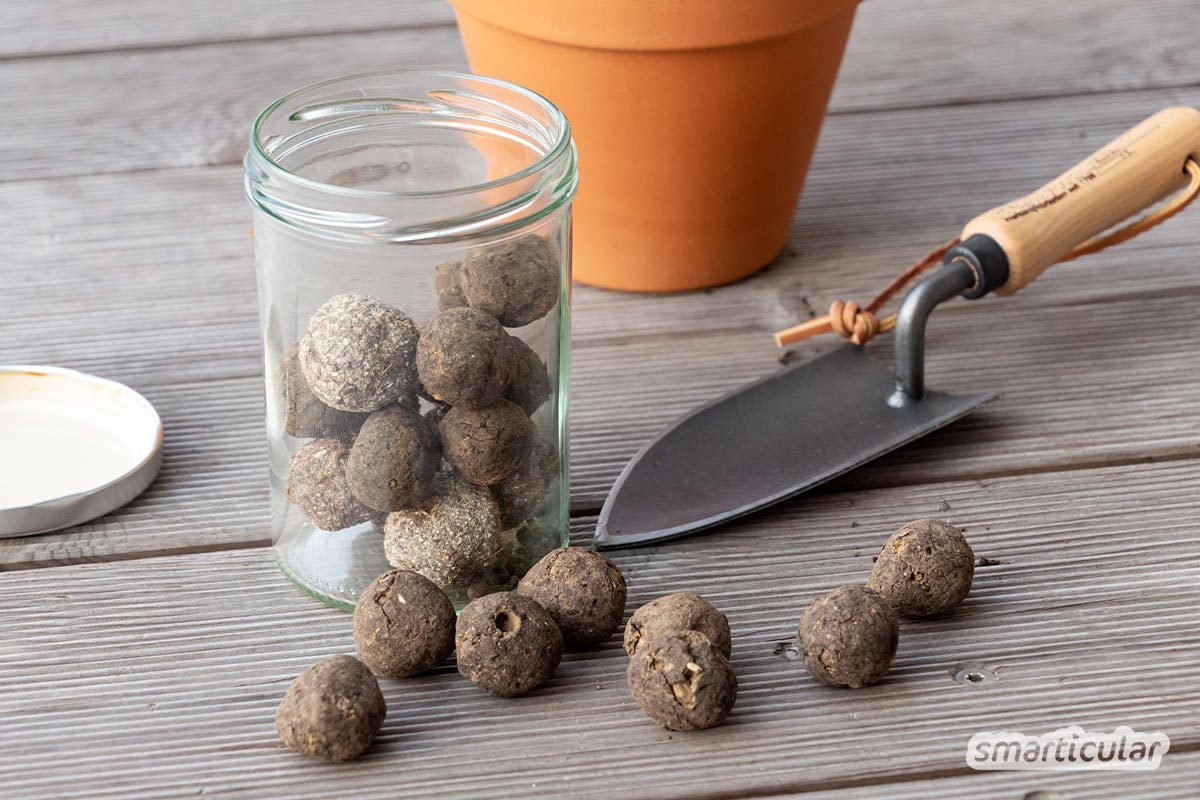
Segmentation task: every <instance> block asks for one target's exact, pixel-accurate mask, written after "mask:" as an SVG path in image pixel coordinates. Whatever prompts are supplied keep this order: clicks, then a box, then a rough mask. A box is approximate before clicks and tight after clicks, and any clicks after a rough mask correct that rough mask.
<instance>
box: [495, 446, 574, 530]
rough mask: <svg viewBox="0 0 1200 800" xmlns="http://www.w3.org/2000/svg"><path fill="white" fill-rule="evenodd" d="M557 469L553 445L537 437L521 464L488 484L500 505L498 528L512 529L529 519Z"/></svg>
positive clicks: (540, 502) (544, 497) (546, 491)
mask: <svg viewBox="0 0 1200 800" xmlns="http://www.w3.org/2000/svg"><path fill="white" fill-rule="evenodd" d="M557 469H558V457H557V456H556V454H555V453H554V448H553V447H551V446H550V445H549V444H548V443H547V442H545V441H542V440H540V439H539V440H538V441H536V442H535V443H534V446H533V454H532V455H531V456H530V458H529V459H528V460H527V461H526V462H525V466H523V467H521V468H520V469H519V470H517V471H516V472H514V473H513V474H512V475H510V476H508V477H507V478H505V479H504V480H502V481H500V482H499V483H497V484H495V485H494V486H492V494H493V495H495V497H496V503H497V504H498V505H499V506H500V527H501V528H505V529H508V528H515V527H517V526H518V525H520V524H521V523H522V522H524V521H525V520H527V519H529V517H530V516H531V515H532V514H533V512H534V510H535V509H536V508H537V507H538V506H540V505H541V504H542V501H543V500H545V499H546V495H547V494H549V493H550V484H551V483H552V482H553V480H554V473H555V472H556V471H557Z"/></svg>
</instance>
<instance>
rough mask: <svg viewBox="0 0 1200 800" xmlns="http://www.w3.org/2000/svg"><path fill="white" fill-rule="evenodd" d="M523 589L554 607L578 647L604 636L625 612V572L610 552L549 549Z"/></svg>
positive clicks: (521, 585)
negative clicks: (606, 555) (608, 554)
mask: <svg viewBox="0 0 1200 800" xmlns="http://www.w3.org/2000/svg"><path fill="white" fill-rule="evenodd" d="M517 593H518V594H523V595H525V596H526V597H532V598H533V599H534V600H537V601H538V603H539V604H540V605H541V606H542V608H544V609H546V611H548V612H550V616H551V617H553V618H554V621H555V623H557V624H558V628H559V630H561V631H562V635H563V641H565V642H566V643H567V644H568V645H571V646H575V647H578V646H583V645H589V644H595V643H596V642H602V641H604V640H605V639H607V638H608V637H610V636H612V635H613V633H614V632H615V631H616V630H617V628H618V627H620V625H621V618H622V617H624V616H625V597H626V588H625V576H624V575H622V574H621V570H619V569H617V565H616V564H614V563H613V562H611V561H609V560H608V559H607V558H605V557H604V556H602V555H600V554H599V553H595V552H592V551H590V550H584V549H583V548H581V547H560V548H559V549H557V550H552V551H551V552H549V553H547V554H546V555H545V556H544V557H543V558H542V560H541V561H539V562H538V563H536V564H534V565H533V567H532V568H531V569H530V570H529V572H527V573H525V577H523V578H521V581H520V583H518V584H517Z"/></svg>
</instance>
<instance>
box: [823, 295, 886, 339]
mask: <svg viewBox="0 0 1200 800" xmlns="http://www.w3.org/2000/svg"><path fill="white" fill-rule="evenodd" d="M829 323H830V325H832V326H833V331H834V333H837V334H838V335H839V336H843V337H845V338H847V339H849V340H850V341H852V342H854V343H855V344H866V343H867V341H868V340H869V339H870V338H871V337H872V336H874V335H875V334H877V333H879V331H880V325H879V318H878V317H876V316H875V315H874V314H872V313H871V312H870V311H867V310H866V309H865V308H860V307H859V305H858V303H855V302H849V303H847V302H845V301H844V300H834V301H833V303H832V304H831V305H830V306H829Z"/></svg>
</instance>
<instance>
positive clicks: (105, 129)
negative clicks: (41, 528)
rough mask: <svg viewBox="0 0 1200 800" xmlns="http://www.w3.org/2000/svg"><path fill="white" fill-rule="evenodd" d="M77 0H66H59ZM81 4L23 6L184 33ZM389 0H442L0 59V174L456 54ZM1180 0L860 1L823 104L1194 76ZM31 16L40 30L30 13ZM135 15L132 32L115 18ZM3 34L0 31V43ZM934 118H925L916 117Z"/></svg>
mask: <svg viewBox="0 0 1200 800" xmlns="http://www.w3.org/2000/svg"><path fill="white" fill-rule="evenodd" d="M311 1H312V0H308V2H309V3H311ZM24 2H32V0H24ZM265 2H267V0H258V3H265ZM127 3H129V0H124V2H123V4H122V5H125V4H127ZM80 4H81V0H73V2H72V3H71V5H72V6H75V5H80ZM20 5H21V4H18V8H19V7H20ZM86 5H88V7H89V8H91V7H95V10H94V11H90V12H87V13H86V14H85V15H84V16H82V17H81V18H79V22H78V24H73V23H72V24H65V25H64V24H63V23H62V19H64V18H69V17H68V16H67V15H61V16H60V15H59V14H55V15H54V16H53V17H52V18H51V17H49V16H48V15H45V14H42V15H35V16H33V19H35V20H41V19H43V18H45V19H46V20H47V21H51V20H52V22H53V25H54V30H56V31H57V30H59V29H60V27H61V29H62V35H63V36H70V37H75V38H78V37H80V36H84V37H93V40H94V38H95V37H103V36H105V35H109V36H116V37H118V39H119V40H121V41H124V40H125V39H124V37H129V36H134V37H136V36H140V35H148V36H151V37H160V38H162V37H166V40H169V41H174V40H175V39H172V38H171V37H184V36H188V35H190V32H189V29H188V28H187V27H186V26H187V25H188V23H187V22H186V20H187V19H188V18H189V17H188V16H187V14H184V15H182V16H180V15H178V13H172V12H173V11H174V12H178V5H179V3H178V2H175V3H171V4H168V5H167V6H166V8H167V9H168V10H165V11H162V12H154V13H153V14H152V19H153V24H148V25H146V26H145V27H139V28H131V27H129V26H125V27H122V26H119V25H110V24H101V25H92V24H90V20H91V19H93V18H94V15H103V14H106V13H108V10H107V6H108V4H105V5H104V6H103V8H102V7H101V6H100V5H98V4H95V3H92V4H86ZM191 5H192V6H195V4H191ZM393 7H394V8H396V11H395V15H396V20H397V23H396V24H397V25H403V24H407V22H408V21H409V19H410V15H412V18H413V19H414V20H420V19H425V18H426V15H430V16H429V18H430V19H439V20H440V19H444V18H445V17H444V16H442V15H444V14H445V13H446V9H445V7H444V6H443V5H442V4H441V2H440V0H438V2H436V3H430V4H428V5H426V4H425V3H421V4H415V5H414V4H393V5H392V6H388V5H387V4H371V5H370V6H367V8H368V9H369V10H368V11H365V12H363V16H362V18H361V19H362V20H363V21H362V22H360V21H359V19H360V18H359V16H358V15H356V14H355V13H354V12H352V11H351V12H346V13H343V12H342V11H340V10H339V12H338V13H337V14H336V15H335V14H333V13H331V12H327V11H326V12H325V13H324V14H323V20H321V19H316V20H314V19H312V18H311V15H310V17H309V18H305V17H304V15H303V11H302V12H301V13H300V14H296V15H295V16H294V17H288V18H287V20H290V21H287V20H285V19H284V17H283V16H282V15H283V13H284V12H283V11H282V10H281V9H283V8H284V7H283V6H282V5H280V6H279V7H278V9H276V7H275V5H271V6H269V8H270V9H271V10H270V12H269V13H267V14H266V17H265V18H264V21H263V22H262V29H263V30H264V31H267V30H274V29H277V28H278V26H279V25H284V24H285V25H287V26H291V27H290V28H288V30H292V31H296V32H303V31H305V30H309V29H312V30H319V29H320V26H321V25H323V24H326V23H327V24H328V25H329V28H328V29H329V30H332V31H337V30H339V29H341V28H342V26H349V27H352V28H353V29H354V33H346V34H340V35H327V36H312V37H298V38H292V39H286V40H280V41H261V42H255V41H247V42H238V41H234V42H229V43H215V44H208V45H203V46H196V47H189V48H183V49H163V50H151V51H142V52H122V53H96V54H84V55H79V56H73V57H62V58H45V59H31V60H25V61H21V60H10V61H8V62H5V63H3V64H0V97H4V98H5V100H6V108H7V110H8V113H7V119H6V124H5V125H4V126H3V128H0V180H13V179H19V178H32V177H38V176H45V175H71V174H87V173H94V172H114V171H124V170H135V169H136V170H143V169H151V168H166V167H178V166H199V165H211V164H228V163H234V162H237V161H238V160H239V159H240V158H241V156H242V152H243V151H244V149H245V138H246V130H247V127H248V126H249V124H250V121H251V120H252V119H253V117H254V115H255V114H256V113H257V112H258V111H259V110H260V109H261V108H262V107H263V106H264V105H265V104H266V103H268V102H270V101H271V100H273V99H274V98H275V97H277V96H279V95H280V94H282V93H283V92H285V91H288V90H290V89H293V88H295V87H297V86H300V85H303V84H305V83H308V82H310V81H314V80H319V79H322V78H327V77H330V76H333V75H338V74H346V73H352V72H364V71H371V70H382V69H402V68H431V69H434V68H463V67H464V65H465V60H464V58H463V55H462V51H461V48H460V45H459V41H458V35H457V33H456V31H455V30H454V28H453V27H450V26H445V27H439V28H436V29H430V30H422V31H407V32H406V31H402V30H379V31H374V30H372V29H373V28H375V27H376V26H377V24H378V20H379V19H380V18H381V15H386V14H387V13H388V10H389V9H391V8H393ZM5 8H8V6H5ZM205 8H206V9H210V10H205V11H196V10H193V11H190V12H188V13H190V14H191V15H192V16H193V17H195V18H196V21H197V23H198V27H197V29H196V33H195V34H194V36H195V38H196V39H198V40H201V41H203V40H204V39H206V38H207V37H210V36H216V35H218V33H219V31H221V30H229V31H230V34H229V35H230V36H233V37H236V38H246V37H252V36H254V35H256V34H254V33H249V34H247V33H246V32H245V31H247V30H250V31H255V30H257V29H258V23H255V22H249V23H247V22H246V20H247V19H249V20H253V19H254V18H255V17H254V12H253V6H252V7H251V8H250V10H248V11H246V12H244V16H243V15H239V14H229V15H224V16H223V15H222V14H221V11H220V7H219V6H208V5H206V6H205ZM1192 10H1193V8H1192V4H1191V3H1190V2H1188V0H1158V2H1154V3H1139V4H1137V5H1130V4H1129V3H1125V2H1122V0H1102V1H1099V2H1079V1H1078V0H1077V1H1076V2H1068V3H1056V4H1054V5H1053V6H1047V7H1039V8H1038V9H1037V11H1036V13H1031V11H1030V10H1029V9H1028V8H1027V7H1024V6H1022V5H1020V4H996V3H991V2H987V0H961V2H957V3H944V2H940V0H924V2H922V3H920V4H915V5H914V4H913V3H911V2H905V1H904V0H873V2H870V3H864V4H863V6H862V8H861V11H860V13H859V20H858V22H857V27H856V31H855V33H854V34H853V37H852V40H851V45H850V48H849V50H848V52H847V55H846V58H845V65H844V69H843V71H842V74H841V76H840V78H839V81H838V88H837V90H836V92H835V96H834V99H833V101H832V110H833V113H835V114H837V113H841V112H861V111H866V110H878V109H894V108H904V107H914V106H941V105H947V104H976V103H980V102H984V101H994V100H1010V99H1018V98H1029V97H1038V96H1050V97H1061V96H1063V95H1079V94H1092V93H1097V92H1110V91H1127V90H1134V89H1147V88H1156V87H1178V86H1194V85H1195V83H1196V75H1197V74H1200V53H1198V52H1197V49H1196V48H1195V47H1194V46H1192V45H1193V43H1192V40H1191V38H1190V33H1189V32H1190V30H1191V27H1190V24H1191V21H1192V14H1191V12H1192ZM0 13H4V12H0ZM142 13H146V12H142ZM316 13H318V12H315V11H314V12H311V14H316ZM18 16H20V14H18ZM24 16H26V17H28V16H31V15H29V14H25V15H24ZM334 16H336V17H337V18H338V20H339V21H338V22H336V23H335V22H333V21H332V20H331V18H332V17H334ZM147 22H150V20H147ZM168 22H170V23H171V24H170V25H167V23H168ZM39 27H40V28H41V29H43V30H44V29H45V27H46V25H45V23H42V24H41V25H40V26H39ZM387 27H396V25H389V26H387ZM85 29H87V31H86V32H85ZM138 29H140V30H142V31H143V33H141V34H139V33H130V32H129V31H131V30H138ZM0 30H5V26H3V24H2V20H0ZM8 30H10V31H13V32H12V33H11V37H12V38H13V39H18V40H19V41H18V42H16V43H15V46H16V47H36V46H39V45H37V42H39V41H47V39H46V37H47V36H52V34H43V35H42V36H39V35H38V34H37V31H36V30H35V31H34V32H33V35H32V36H29V35H26V34H25V33H24V31H23V26H17V27H16V28H15V29H13V28H8ZM10 41H11V40H10ZM1148 41H1149V42H1150V44H1146V42H1148ZM3 42H4V39H3V36H2V35H0V49H2V48H3V46H4V45H3ZM10 46H14V45H10ZM78 46H86V43H85V42H82V43H80V45H78ZM230 65H236V67H235V68H231V66H230ZM948 76H953V80H948ZM114 86H122V87H135V88H131V89H130V90H128V91H123V92H122V93H121V95H120V101H119V102H114V95H113V87H114ZM64 109H68V110H69V112H70V118H71V119H74V120H79V121H84V120H86V122H87V135H86V136H80V135H78V131H77V129H76V128H74V127H73V126H68V125H63V124H62V122H63V119H64V117H63V114H64V111H63V110H64ZM1011 113H1012V114H1013V115H1014V116H1016V115H1019V114H1020V113H1021V112H1020V110H1018V109H1013V110H1012V111H1011ZM936 119H937V118H936V117H930V118H929V120H927V121H926V123H925V124H926V126H929V125H932V124H934V122H933V121H934V120H936ZM957 131H958V133H959V135H960V136H962V137H964V138H965V137H967V136H984V137H989V138H993V139H997V138H998V137H997V135H996V132H995V131H990V130H989V129H988V128H987V126H986V125H984V124H983V122H982V120H979V121H976V120H972V121H971V122H970V124H967V125H960V126H959V127H958V128H957ZM1047 132H1048V133H1049V132H1051V131H1047ZM898 152H903V148H902V147H898V146H892V147H890V148H889V150H888V153H889V155H892V156H894V155H895V154H896V153H898ZM1056 166H1057V165H1056ZM988 174H989V173H987V172H985V171H982V170H981V171H980V172H979V173H977V175H988Z"/></svg>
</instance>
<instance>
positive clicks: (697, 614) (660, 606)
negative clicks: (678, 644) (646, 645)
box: [625, 592, 733, 658]
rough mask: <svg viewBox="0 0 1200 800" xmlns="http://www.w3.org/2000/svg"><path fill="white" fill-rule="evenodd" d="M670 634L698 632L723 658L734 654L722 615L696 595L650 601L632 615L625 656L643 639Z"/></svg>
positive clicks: (690, 594) (726, 621) (626, 638)
mask: <svg viewBox="0 0 1200 800" xmlns="http://www.w3.org/2000/svg"><path fill="white" fill-rule="evenodd" d="M672 631H698V632H700V633H702V634H704V635H705V636H707V637H708V640H709V641H710V642H712V643H713V645H715V646H716V648H717V649H718V650H720V651H721V654H722V655H724V656H725V657H726V658H728V657H729V655H730V653H731V652H732V651H733V643H732V637H731V636H730V633H729V620H727V619H725V615H724V614H722V613H721V612H720V611H718V610H717V609H716V608H714V607H713V605H712V604H711V603H709V602H708V601H707V600H705V599H704V598H703V597H701V596H700V595H698V594H692V593H691V592H677V593H675V594H668V595H664V596H663V597H659V598H657V599H656V600H651V601H650V602H649V603H647V604H646V605H644V606H642V607H641V608H639V609H638V610H637V611H635V612H633V616H632V617H630V618H629V624H628V625H626V626H625V652H626V653H629V655H631V656H632V655H633V654H634V653H635V652H637V649H638V646H639V645H640V644H641V642H642V641H643V640H644V639H648V638H650V637H653V636H656V635H658V634H660V633H670V632H672Z"/></svg>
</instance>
